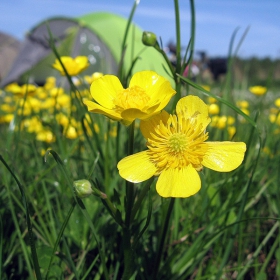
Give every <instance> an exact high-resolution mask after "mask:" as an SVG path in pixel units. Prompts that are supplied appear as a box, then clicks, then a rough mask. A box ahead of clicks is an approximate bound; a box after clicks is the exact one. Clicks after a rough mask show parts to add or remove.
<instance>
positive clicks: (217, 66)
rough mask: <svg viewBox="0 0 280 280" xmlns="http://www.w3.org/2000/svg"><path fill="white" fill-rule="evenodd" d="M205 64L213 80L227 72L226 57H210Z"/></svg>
mask: <svg viewBox="0 0 280 280" xmlns="http://www.w3.org/2000/svg"><path fill="white" fill-rule="evenodd" d="M207 65H208V67H209V69H210V71H211V73H212V75H213V78H214V80H215V81H218V79H219V77H220V76H221V75H224V74H226V73H227V59H226V58H210V59H209V60H208V61H207Z"/></svg>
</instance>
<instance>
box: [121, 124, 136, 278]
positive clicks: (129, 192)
mask: <svg viewBox="0 0 280 280" xmlns="http://www.w3.org/2000/svg"><path fill="white" fill-rule="evenodd" d="M134 127H135V121H134V122H132V124H131V125H130V130H129V138H128V155H131V154H133V150H134ZM133 188H134V184H133V183H131V182H128V181H126V198H125V226H124V227H123V252H124V274H123V278H122V279H124V280H126V279H130V277H131V275H132V273H133V267H134V263H133V252H132V247H131V242H130V240H131V230H130V224H131V212H132V208H133V203H134V189H133Z"/></svg>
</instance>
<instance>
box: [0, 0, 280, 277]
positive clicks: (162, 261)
mask: <svg viewBox="0 0 280 280" xmlns="http://www.w3.org/2000/svg"><path fill="white" fill-rule="evenodd" d="M135 3H136V2H135ZM174 4H175V5H174V11H175V15H176V19H177V21H176V32H177V35H176V36H177V51H178V53H181V46H180V36H182V35H184V34H183V33H182V34H181V30H180V25H179V11H180V9H179V3H178V1H176V0H175V1H174ZM135 9H136V4H135V5H134V6H133V9H132V13H131V17H130V20H131V19H132V16H133V14H134V12H135ZM190 11H191V12H190V13H191V17H192V25H191V27H190V29H191V38H190V47H189V48H188V49H187V52H186V54H183V55H182V57H184V58H185V60H184V61H185V62H187V64H188V63H191V61H192V56H193V48H194V45H195V44H194V42H195V9H194V1H190ZM136 12H137V11H136ZM129 22H130V21H129ZM128 29H129V26H128V28H127V30H128ZM184 32H185V31H184ZM50 43H51V42H50ZM123 46H124V48H125V39H124V42H123ZM231 47H232V46H231ZM156 48H158V50H159V51H162V48H161V46H160V44H158V45H157V46H156ZM53 50H54V52H55V54H56V55H57V57H59V53H58V52H57V51H56V49H55V47H54V46H53ZM124 55H125V52H124ZM234 55H236V54H234ZM234 55H233V52H230V57H229V59H230V61H231V62H232V63H234ZM178 57H179V56H178ZM179 58H180V57H179ZM179 58H178V59H179ZM135 63H137V61H135ZM185 65H186V64H183V66H182V64H181V59H179V61H178V63H177V67H176V68H172V69H171V71H173V72H172V73H173V77H174V82H175V85H176V90H177V95H176V97H175V98H174V100H173V101H172V102H173V104H174V105H172V106H169V107H170V108H169V110H170V111H171V110H172V108H174V107H175V105H176V102H177V101H178V100H179V99H180V97H181V96H183V95H185V94H189V93H191V94H194V95H197V96H199V97H200V98H202V99H204V100H205V101H206V102H208V97H209V96H210V97H214V98H215V99H216V102H217V104H218V105H219V106H220V107H221V108H226V110H224V109H223V110H221V113H220V115H219V114H218V115H217V116H216V117H221V114H222V113H226V117H229V116H231V117H233V118H234V119H235V124H234V126H235V129H236V131H235V132H234V134H230V133H229V132H228V130H227V128H229V126H230V125H229V124H228V123H226V124H225V126H224V127H221V126H215V125H213V126H210V127H209V129H208V130H209V135H210V139H209V140H211V141H228V140H233V141H243V142H245V143H246V144H247V151H246V155H245V159H244V161H243V164H242V165H241V166H240V167H239V168H238V169H236V170H235V171H232V172H229V173H216V172H214V171H211V170H208V169H204V170H203V171H202V172H200V177H201V180H202V189H201V190H200V191H199V192H198V193H197V194H196V195H194V196H191V197H189V198H185V199H183V198H176V199H174V198H167V199H166V198H161V197H160V196H159V195H158V194H157V192H156V191H155V182H156V178H152V179H150V180H148V181H147V182H144V183H141V184H137V185H135V186H131V184H130V183H127V182H125V181H124V180H123V179H122V178H120V176H119V174H118V171H117V168H116V165H117V162H118V161H119V160H120V159H122V158H123V157H125V156H126V155H127V153H128V151H127V147H128V146H129V147H130V148H129V149H130V151H129V153H132V151H134V152H135V151H141V150H143V149H144V147H145V143H144V140H143V137H142V135H141V133H140V132H139V129H138V125H139V123H138V122H136V123H135V129H134V127H133V126H132V127H130V128H128V127H125V126H122V125H120V124H119V123H116V122H112V121H110V120H108V119H107V118H105V117H104V116H101V115H97V114H88V112H87V109H86V107H85V106H84V105H83V103H82V102H81V98H80V94H82V95H83V94H87V95H88V96H89V86H87V85H86V84H85V85H82V88H83V89H81V88H80V87H77V86H75V85H74V84H73V83H72V80H71V77H70V76H68V81H69V82H70V83H71V87H70V88H71V89H70V90H69V92H68V94H69V96H71V100H72V101H71V102H72V104H75V108H76V109H75V110H73V111H71V114H70V115H69V118H70V117H71V118H74V119H75V120H76V122H77V123H78V124H79V128H80V132H79V134H78V136H77V137H75V138H74V139H69V137H67V135H66V134H65V132H64V130H63V129H62V127H61V125H60V124H59V123H58V122H57V121H56V118H50V119H44V125H45V126H46V127H47V128H48V129H49V130H51V131H52V132H53V134H54V136H55V141H49V142H48V141H38V138H36V134H35V133H30V132H29V131H28V130H27V129H24V124H25V120H26V119H28V118H30V117H31V116H33V117H39V119H40V118H43V117H44V116H45V115H44V114H43V111H40V112H36V111H31V112H30V115H28V116H27V115H25V114H23V111H24V106H26V102H28V97H27V96H25V98H26V102H21V103H18V104H17V108H16V109H15V110H14V111H13V115H14V118H13V121H12V122H11V123H6V122H3V123H1V125H0V132H1V139H0V143H1V146H0V147H1V148H0V160H1V165H0V166H1V168H0V178H1V180H0V182H1V189H0V200H1V208H0V216H1V219H0V230H1V231H0V241H1V243H0V258H1V262H0V274H1V279H35V278H37V279H172V280H173V279H174V280H175V279H176V280H179V279H182V280H183V279H259V280H260V279H278V278H280V246H279V244H280V235H279V214H280V204H279V201H280V190H279V186H280V174H279V166H280V153H279V145H280V141H279V125H280V124H279V123H277V121H275V122H271V121H270V119H269V115H270V114H271V111H270V109H271V108H272V107H274V109H273V110H274V114H275V116H276V118H277V116H279V108H278V109H277V108H276V107H275V105H273V102H274V100H275V99H276V97H280V93H279V89H278V88H271V89H270V88H269V89H268V92H267V93H266V95H264V96H262V97H259V96H254V95H252V94H251V93H250V92H249V91H248V90H247V88H245V89H244V88H243V89H240V87H239V85H236V84H235V83H234V77H232V72H231V71H229V72H228V73H227V78H226V82H225V84H219V85H215V86H214V87H212V88H211V90H210V91H208V90H205V89H204V88H203V85H201V84H199V83H195V82H193V81H191V80H190V79H188V78H186V77H183V76H182V73H183V70H184V68H183V67H185ZM123 71H124V69H123V68H122V67H120V78H121V79H122V83H123V84H127V82H128V81H127V78H128V76H127V74H128V73H124V72H123ZM229 81H230V82H229ZM77 90H78V94H77ZM7 96H9V93H8V92H6V91H5V90H4V91H2V93H1V96H0V98H2V101H3V102H4V100H5V98H6V97H7ZM244 99H245V100H247V101H248V102H249V110H250V112H249V113H250V114H249V116H248V115H247V114H245V113H244V111H242V109H241V108H239V107H237V106H236V102H237V101H239V100H244ZM2 101H1V103H2ZM277 110H278V111H277ZM276 111H277V112H276ZM275 112H276V113H275ZM57 113H59V112H53V114H54V115H55V114H57ZM5 114H6V113H5V112H4V111H2V112H1V117H4V115H5ZM213 119H214V116H213ZM96 125H97V126H98V128H99V130H97V129H96ZM132 138H133V139H134V140H133V142H131V139H132ZM80 179H87V180H89V181H90V182H91V184H92V186H93V194H94V195H91V196H89V197H87V198H85V199H81V198H79V197H78V196H76V194H75V191H74V189H73V184H74V182H75V181H76V180H80Z"/></svg>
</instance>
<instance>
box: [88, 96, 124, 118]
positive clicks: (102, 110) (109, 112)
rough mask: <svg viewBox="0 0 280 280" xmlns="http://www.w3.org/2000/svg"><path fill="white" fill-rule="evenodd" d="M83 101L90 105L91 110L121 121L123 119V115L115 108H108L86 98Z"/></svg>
mask: <svg viewBox="0 0 280 280" xmlns="http://www.w3.org/2000/svg"><path fill="white" fill-rule="evenodd" d="M83 102H84V104H85V105H86V106H87V107H88V111H89V112H92V113H97V114H102V115H105V116H107V117H109V118H110V119H113V120H116V121H120V120H121V119H122V117H121V115H120V114H118V113H116V112H115V111H114V110H110V109H106V108H104V107H102V106H100V105H98V104H97V103H95V102H92V101H90V100H84V101H83Z"/></svg>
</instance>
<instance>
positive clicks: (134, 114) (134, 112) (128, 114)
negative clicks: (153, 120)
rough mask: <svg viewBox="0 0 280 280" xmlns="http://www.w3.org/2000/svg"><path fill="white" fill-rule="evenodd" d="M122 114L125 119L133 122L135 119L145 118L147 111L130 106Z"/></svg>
mask: <svg viewBox="0 0 280 280" xmlns="http://www.w3.org/2000/svg"><path fill="white" fill-rule="evenodd" d="M121 116H122V118H123V119H125V120H128V121H129V122H133V121H134V120H135V119H142V118H145V117H146V116H147V113H145V112H142V111H141V110H139V109H136V108H130V109H126V110H124V111H122V112H121Z"/></svg>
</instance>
